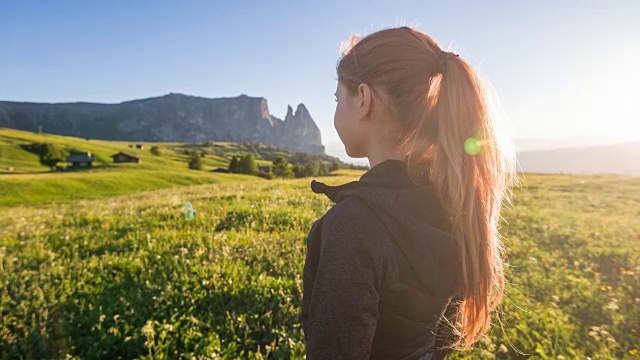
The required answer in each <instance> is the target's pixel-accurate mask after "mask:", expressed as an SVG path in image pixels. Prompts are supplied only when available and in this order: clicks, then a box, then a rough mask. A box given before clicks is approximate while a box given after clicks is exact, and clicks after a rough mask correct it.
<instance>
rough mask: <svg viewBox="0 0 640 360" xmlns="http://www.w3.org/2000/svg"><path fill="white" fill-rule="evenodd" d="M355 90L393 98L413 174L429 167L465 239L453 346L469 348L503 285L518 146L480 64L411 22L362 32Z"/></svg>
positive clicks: (353, 47) (342, 76)
mask: <svg viewBox="0 0 640 360" xmlns="http://www.w3.org/2000/svg"><path fill="white" fill-rule="evenodd" d="M337 72H338V80H339V81H340V82H341V83H342V84H344V85H345V86H346V88H347V89H348V90H349V91H350V92H352V93H355V92H356V89H357V87H358V85H359V84H361V83H365V84H367V85H369V86H370V87H371V88H372V90H373V93H374V96H376V95H377V93H378V92H380V93H382V94H384V95H385V96H376V97H377V98H379V99H381V100H383V101H386V105H387V106H385V108H386V109H387V111H388V112H389V115H390V117H389V118H390V119H392V123H390V124H388V125H389V126H390V127H389V128H390V129H393V130H394V131H393V134H395V139H394V141H395V142H396V143H395V144H396V145H397V147H398V149H401V150H403V151H404V153H405V154H406V155H407V162H408V164H409V170H410V172H411V174H412V178H414V179H416V181H418V180H417V179H419V178H421V177H422V178H424V177H425V176H427V177H428V179H429V181H430V182H431V183H432V184H433V186H434V188H435V189H436V192H437V194H438V195H439V197H440V201H441V203H442V205H443V207H444V208H445V209H446V211H447V213H448V216H449V219H450V220H451V225H452V235H453V237H454V238H455V239H456V241H457V242H458V244H459V248H460V257H461V259H462V269H461V273H462V276H463V282H464V293H463V300H462V303H461V305H460V307H459V310H458V313H457V315H456V317H455V321H453V329H454V330H455V332H456V333H457V334H458V335H459V336H457V341H456V342H455V343H454V344H452V346H456V345H458V347H459V348H460V349H468V348H470V347H471V345H472V344H473V343H475V342H476V341H478V340H479V338H480V337H481V336H482V335H483V334H484V333H486V332H487V330H488V329H489V327H490V323H491V313H492V312H493V310H495V308H496V307H497V305H498V304H499V303H500V301H501V299H502V295H503V291H504V282H505V280H504V272H503V249H502V244H501V240H500V235H499V233H498V223H499V220H500V208H501V206H502V204H503V202H504V201H507V200H508V189H509V184H510V182H511V181H512V180H513V179H514V178H513V173H514V172H513V165H514V154H513V151H512V150H511V148H510V146H509V143H508V142H505V141H504V140H505V139H504V138H503V137H502V135H500V133H499V129H498V126H497V125H498V122H497V121H496V119H495V117H494V116H493V114H492V111H491V106H490V105H491V104H490V102H489V97H488V95H487V91H486V90H485V88H484V87H483V85H482V82H481V81H480V78H479V77H478V75H477V74H476V72H475V71H474V70H473V69H472V67H471V66H470V65H469V64H468V63H467V62H466V61H464V60H463V59H462V58H460V57H459V56H458V55H456V54H453V53H451V52H446V51H443V50H442V49H441V48H440V46H439V45H438V43H437V42H436V41H435V40H434V39H432V38H431V37H430V36H428V35H427V34H425V33H423V32H420V31H418V30H415V29H411V28H408V27H401V28H393V29H385V30H381V31H378V32H375V33H373V34H370V35H368V36H366V37H364V38H362V37H360V36H357V35H356V36H353V37H352V38H351V39H350V41H349V43H348V44H347V46H346V48H345V49H343V54H342V57H341V59H340V61H339V63H338V67H337ZM378 95H379V94H378Z"/></svg>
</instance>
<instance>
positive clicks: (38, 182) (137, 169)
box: [0, 128, 335, 206]
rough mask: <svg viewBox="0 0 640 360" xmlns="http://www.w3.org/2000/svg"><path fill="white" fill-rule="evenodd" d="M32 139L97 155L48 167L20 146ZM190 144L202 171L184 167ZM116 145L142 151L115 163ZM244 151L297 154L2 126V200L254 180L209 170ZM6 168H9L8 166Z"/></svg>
mask: <svg viewBox="0 0 640 360" xmlns="http://www.w3.org/2000/svg"><path fill="white" fill-rule="evenodd" d="M31 143H52V144H54V145H56V146H57V147H60V148H63V149H66V150H68V151H84V152H87V151H90V152H91V153H92V154H93V155H94V156H95V157H96V161H95V163H94V167H93V168H91V169H86V170H78V171H66V172H53V173H52V172H50V170H49V168H47V167H45V166H43V165H40V163H39V157H38V156H37V155H36V154H33V153H31V152H29V151H27V150H25V149H24V148H23V147H22V146H23V145H27V144H31ZM153 146H157V147H158V148H159V150H160V156H155V155H152V154H151V151H150V149H151V147H153ZM191 150H194V151H197V152H198V153H204V154H205V156H204V157H203V158H201V159H202V163H203V170H202V171H196V170H189V169H188V168H187V162H188V159H189V155H188V151H191ZM120 151H124V152H128V153H131V154H134V155H136V156H139V157H141V158H142V163H141V164H133V163H118V164H114V163H113V159H112V158H111V155H113V154H116V153H118V152H120ZM247 152H251V153H253V154H254V156H255V158H256V159H257V161H256V162H257V163H258V165H269V164H271V160H272V159H273V158H274V157H275V156H279V155H280V156H284V157H287V158H293V157H295V156H296V153H292V152H289V151H286V150H283V149H278V148H274V147H268V146H261V145H253V144H237V143H228V142H215V143H203V144H191V143H144V149H137V148H136V147H135V143H131V142H120V141H103V140H85V139H80V138H75V137H68V136H60V135H51V134H36V133H32V132H27V131H20V130H13V129H6V128H0V206H8V205H18V204H23V205H26V204H42V203H44V202H54V201H55V202H59V201H68V200H79V199H97V198H103V197H106V196H113V195H121V194H132V193H137V192H141V191H149V190H154V189H161V188H168V187H177V186H185V185H198V184H205V183H219V182H226V181H234V182H235V181H245V180H254V179H255V177H253V176H246V175H238V174H221V173H211V172H209V171H207V170H211V169H214V168H216V167H227V165H228V164H229V161H230V160H231V157H232V156H235V155H243V154H245V153H247ZM319 157H321V158H322V159H324V161H327V162H329V161H333V160H335V159H334V158H332V157H330V156H319ZM9 168H12V169H13V170H12V171H8V169H9Z"/></svg>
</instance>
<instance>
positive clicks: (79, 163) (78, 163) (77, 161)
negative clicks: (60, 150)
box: [64, 151, 96, 168]
mask: <svg viewBox="0 0 640 360" xmlns="http://www.w3.org/2000/svg"><path fill="white" fill-rule="evenodd" d="M94 161H96V157H95V156H93V155H92V154H91V152H89V151H87V153H82V154H74V155H69V156H67V157H66V158H64V162H67V163H71V168H83V167H93V162H94Z"/></svg>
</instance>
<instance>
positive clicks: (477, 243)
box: [301, 27, 513, 360]
mask: <svg viewBox="0 0 640 360" xmlns="http://www.w3.org/2000/svg"><path fill="white" fill-rule="evenodd" d="M337 72H338V87H337V92H336V97H337V99H336V101H337V102H338V104H337V107H336V112H335V117H334V125H335V128H336V130H337V132H338V135H339V136H340V139H341V140H342V142H343V143H344V146H345V150H346V152H347V154H348V155H349V156H351V157H354V158H360V157H367V158H368V159H369V163H370V165H371V168H370V170H369V171H367V172H366V173H365V174H364V175H362V177H361V178H360V180H359V181H354V182H350V183H347V184H344V185H339V186H329V185H326V184H323V183H321V182H318V181H315V180H314V181H313V182H312V184H311V185H312V189H313V191H314V192H316V193H324V194H325V195H327V196H328V197H329V198H330V199H331V200H333V201H334V202H336V205H334V206H333V207H332V208H331V209H330V210H329V211H328V212H327V213H326V214H325V215H324V216H323V217H322V218H320V219H319V220H317V221H316V222H315V223H314V224H313V227H312V228H311V231H310V233H309V236H308V239H307V258H306V262H305V267H304V290H303V304H302V316H301V320H302V326H303V331H304V334H305V337H306V340H307V359H310V360H313V359H440V358H443V357H444V355H445V354H446V353H448V352H449V351H451V349H452V348H454V347H457V348H459V349H468V348H470V347H471V345H473V344H474V343H475V342H476V341H477V340H478V339H479V338H480V337H481V336H482V335H483V334H484V333H486V331H487V330H488V328H489V325H490V316H491V313H492V311H493V310H494V309H495V307H496V306H497V304H498V303H499V302H500V300H501V297H502V293H503V288H504V274H503V260H502V251H501V243H500V238H499V234H498V222H499V216H500V207H501V204H502V203H503V201H505V200H506V195H507V189H508V186H507V184H508V183H509V181H510V180H511V176H512V174H513V172H512V164H513V160H512V159H513V153H512V152H511V151H507V150H506V149H507V147H505V146H504V145H503V144H502V142H501V138H500V137H499V136H498V132H497V129H496V122H495V120H494V118H493V117H492V116H491V114H490V111H489V106H488V102H487V98H486V95H485V91H484V90H483V88H482V86H481V83H480V81H479V79H478V77H477V76H476V74H475V73H474V71H473V69H472V68H471V66H470V65H469V64H468V63H466V62H465V61H464V60H463V59H461V58H460V57H459V56H458V55H456V54H453V53H451V52H445V51H443V50H442V49H441V48H440V46H439V45H438V43H437V42H436V41H434V40H433V39H432V38H431V37H429V36H428V35H427V34H425V33H422V32H420V31H417V30H414V29H411V28H407V27H401V28H394V29H386V30H382V31H378V32H376V33H373V34H371V35H369V36H366V37H364V38H360V37H354V38H352V39H351V42H350V44H349V46H348V47H347V49H346V50H345V51H344V52H343V55H342V57H341V59H340V61H339V63H338V67H337Z"/></svg>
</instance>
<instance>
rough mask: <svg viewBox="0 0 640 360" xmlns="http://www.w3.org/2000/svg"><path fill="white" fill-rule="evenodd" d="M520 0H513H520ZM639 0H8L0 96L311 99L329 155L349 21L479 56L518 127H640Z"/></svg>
mask: <svg viewBox="0 0 640 360" xmlns="http://www.w3.org/2000/svg"><path fill="white" fill-rule="evenodd" d="M516 3H517V4H516ZM639 19H640V1H636V0H612V1H604V0H601V1H596V0H593V1H563V0H555V1H533V0H532V1H517V2H516V1H514V2H509V1H493V2H491V1H386V2H372V1H353V2H348V1H313V2H311V1H304V2H302V1H255V2H249V1H243V2H240V1H229V2H228V3H223V2H222V1H171V2H169V1H124V0H122V1H102V2H98V1H58V2H51V1H47V2H45V1H41V2H31V1H22V0H21V1H2V2H0V44H1V45H0V100H11V101H33V102H70V101H92V102H109V103H114V102H120V101H126V100H132V99H139V98H145V97H152V96H159V95H164V94H166V93H169V92H179V93H185V94H189V95H197V96H204V97H231V96H237V95H240V94H247V95H250V96H262V97H265V98H266V99H267V100H268V102H269V108H270V111H271V113H272V114H273V115H276V116H278V117H281V118H282V117H284V115H285V112H286V106H287V104H291V105H292V106H294V107H295V105H297V104H298V103H301V102H302V103H304V104H305V105H306V106H307V108H308V109H309V111H310V112H311V115H312V117H313V118H314V119H315V121H316V123H317V124H318V126H319V127H320V129H321V131H322V139H323V142H324V144H325V145H327V150H328V152H329V153H330V154H332V155H339V156H340V157H341V158H343V159H347V158H346V155H344V153H342V151H341V150H342V146H341V144H340V143H339V139H338V136H337V134H336V132H335V130H334V129H333V111H334V108H335V102H334V100H333V93H334V90H335V86H336V74H335V65H336V61H337V60H338V57H339V46H340V43H341V41H343V40H346V39H347V38H348V37H349V35H351V34H352V33H361V34H366V33H370V32H373V31H376V30H379V29H382V28H384V27H391V26H401V25H412V26H413V25H415V26H418V27H419V28H420V29H421V30H423V31H426V32H427V33H429V34H431V35H432V36H433V37H434V38H436V40H438V41H439V42H440V44H441V45H443V46H444V47H451V48H452V49H453V50H454V51H456V52H458V53H459V54H460V56H461V57H463V58H465V59H467V60H468V61H470V62H471V63H472V64H473V65H474V66H476V67H477V68H478V69H479V70H480V72H481V73H482V74H483V76H484V77H485V78H487V79H488V80H489V81H490V83H491V84H492V86H493V88H494V89H495V90H496V92H497V94H498V96H499V99H500V102H501V104H502V109H503V111H504V113H505V114H506V116H507V118H508V120H509V123H510V127H511V132H512V134H513V136H514V138H517V139H521V138H560V137H573V136H591V137H592V136H602V137H610V138H611V137H613V138H616V139H619V140H627V139H637V138H640V125H639V124H640V104H639V103H640V65H639V64H640V20H639Z"/></svg>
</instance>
